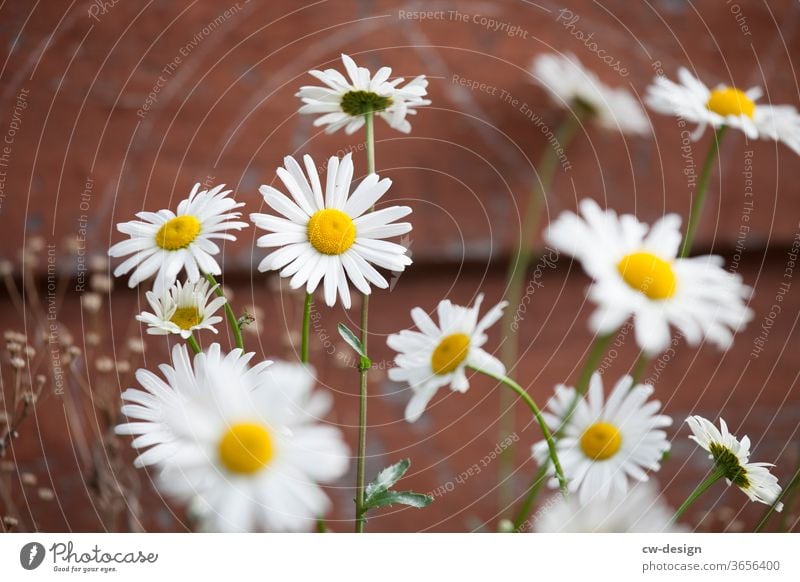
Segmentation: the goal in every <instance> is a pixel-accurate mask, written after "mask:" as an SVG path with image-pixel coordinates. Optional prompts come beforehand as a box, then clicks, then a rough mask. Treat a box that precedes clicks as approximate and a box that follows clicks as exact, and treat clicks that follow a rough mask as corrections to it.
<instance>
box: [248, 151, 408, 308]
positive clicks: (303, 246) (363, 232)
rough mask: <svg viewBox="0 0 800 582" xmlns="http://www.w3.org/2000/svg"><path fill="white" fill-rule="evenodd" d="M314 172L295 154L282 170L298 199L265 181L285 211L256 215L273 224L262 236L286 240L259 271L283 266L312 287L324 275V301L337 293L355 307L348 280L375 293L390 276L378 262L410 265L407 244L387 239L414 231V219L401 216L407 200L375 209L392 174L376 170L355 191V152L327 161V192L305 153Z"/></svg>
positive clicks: (268, 198)
mask: <svg viewBox="0 0 800 582" xmlns="http://www.w3.org/2000/svg"><path fill="white" fill-rule="evenodd" d="M303 161H304V162H305V167H306V172H307V173H308V178H306V176H305V175H304V174H303V170H302V169H301V168H300V164H298V163H297V161H295V159H294V158H292V157H291V156H287V157H286V158H284V160H283V162H284V166H285V168H278V177H279V178H280V179H281V181H282V182H283V184H284V186H286V189H287V190H288V191H289V194H290V195H291V198H290V197H289V196H287V195H286V194H284V193H283V192H281V191H280V190H276V189H275V188H273V187H272V186H261V188H260V189H259V191H260V192H261V195H262V196H263V197H264V201H265V202H266V203H267V204H268V205H269V206H270V207H271V208H272V209H273V210H275V211H276V212H278V213H279V214H281V216H273V215H270V214H251V215H250V219H251V220H252V221H253V222H254V223H255V225H256V226H257V227H259V228H262V229H264V230H266V231H270V233H271V234H265V235H264V236H262V237H260V238H259V239H258V243H257V244H258V246H259V247H266V248H273V247H280V248H278V250H275V251H273V252H271V253H270V254H268V255H267V256H266V257H265V258H264V259H263V260H262V261H261V263H260V264H259V265H258V270H259V271H278V270H280V275H281V277H289V276H291V277H292V279H291V281H290V282H289V284H290V286H291V287H292V288H293V289H297V288H299V287H302V286H305V287H306V292H308V293H313V292H314V290H315V289H316V288H317V286H318V285H319V283H320V281H322V282H323V285H324V288H325V303H326V304H328V305H329V306H333V305H334V304H335V303H336V297H337V294H338V296H339V297H341V300H342V305H344V307H345V308H347V309H349V308H350V289H349V286H348V280H349V281H350V282H352V283H353V285H355V287H356V289H358V290H359V291H361V292H362V293H365V294H367V295H368V294H369V293H370V292H371V289H370V283H372V284H373V285H375V286H376V287H379V288H381V289H385V288H386V287H388V286H389V283H388V282H387V281H386V279H385V278H384V277H383V276H382V275H381V274H380V273H378V271H376V270H375V268H374V267H373V266H372V264H374V265H377V266H378V267H382V268H384V269H388V270H389V271H395V272H399V271H403V270H404V269H405V268H406V267H407V266H408V265H410V264H411V259H410V258H409V257H408V256H407V255H406V252H407V249H406V247H404V246H402V245H399V244H395V243H392V242H388V241H385V240H383V239H386V238H389V237H393V236H399V235H401V234H405V233H407V232H409V231H410V230H411V224H409V223H408V222H395V221H396V220H398V219H400V218H402V217H404V216H406V215H408V214H410V213H411V208H409V207H408V206H389V207H386V208H382V209H380V210H378V211H375V212H369V209H370V208H372V206H374V205H375V203H376V202H377V201H378V200H379V199H380V198H381V196H383V195H384V194H385V193H386V191H387V190H388V189H389V186H391V185H392V181H391V180H389V179H388V178H384V179H382V180H381V179H380V178H379V177H378V175H377V174H370V175H369V176H367V177H366V178H364V179H363V180H362V181H361V183H360V184H359V185H358V186H357V187H356V189H355V190H353V193H352V194H350V182H351V180H352V178H353V160H352V157H351V155H350V154H347V155H346V156H345V157H344V158H342V160H341V162H340V160H339V158H337V157H335V156H334V157H332V158H331V159H330V160H328V179H327V182H326V184H325V191H324V199H323V190H322V184H321V183H320V179H319V175H318V174H317V169H316V168H315V167H314V160H312V159H311V156H305V157H304V158H303Z"/></svg>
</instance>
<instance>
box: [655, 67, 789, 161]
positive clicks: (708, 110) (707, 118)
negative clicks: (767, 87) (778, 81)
mask: <svg viewBox="0 0 800 582" xmlns="http://www.w3.org/2000/svg"><path fill="white" fill-rule="evenodd" d="M678 81H679V82H678V83H675V82H674V81H670V80H669V79H667V78H665V77H656V78H655V80H654V81H653V84H652V85H650V87H648V89H647V97H646V98H645V100H646V102H647V105H648V106H649V107H650V109H652V110H653V111H657V112H658V113H663V114H666V115H675V116H678V117H681V118H683V119H685V120H687V121H690V122H693V123H696V124H697V130H696V131H695V133H694V135H693V137H694V139H699V138H700V136H702V135H703V132H704V131H705V128H706V126H709V125H710V126H711V127H713V128H714V129H718V128H720V127H734V128H736V129H739V130H740V131H742V132H743V133H744V134H745V135H746V136H747V137H748V138H750V139H757V138H758V139H770V140H774V141H780V142H783V143H784V144H786V145H787V146H788V147H789V148H791V149H792V150H793V151H794V152H795V153H797V154H800V114H798V112H797V109H795V108H794V107H792V106H791V105H764V104H761V103H756V101H757V100H758V99H759V97H761V95H762V91H761V89H759V88H758V87H754V88H751V89H748V90H747V91H742V90H741V89H737V88H736V87H731V86H729V85H717V87H716V88H715V89H709V88H708V87H706V85H705V84H704V83H703V82H702V81H700V80H699V79H697V78H696V77H695V76H694V75H692V74H691V73H690V72H689V71H688V70H686V69H685V68H683V67H681V68H680V69H678Z"/></svg>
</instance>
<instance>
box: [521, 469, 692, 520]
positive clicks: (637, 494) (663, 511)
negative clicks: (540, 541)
mask: <svg viewBox="0 0 800 582" xmlns="http://www.w3.org/2000/svg"><path fill="white" fill-rule="evenodd" d="M537 513H538V515H539V517H538V519H536V521H535V522H534V524H533V527H534V530H535V531H536V532H538V533H675V532H681V531H686V528H685V527H682V526H680V525H677V524H675V523H673V521H672V515H673V513H674V512H673V510H672V508H670V507H669V505H667V503H666V502H665V501H664V499H663V498H662V497H661V496H660V492H659V490H658V488H657V487H656V486H655V485H654V484H653V483H652V481H647V482H643V483H637V484H636V485H634V486H633V487H631V489H630V491H628V494H627V495H624V496H621V497H618V498H615V499H613V500H608V499H605V498H600V497H594V498H592V499H591V500H590V501H589V502H588V503H585V504H582V503H581V502H580V501H579V500H578V498H577V497H575V496H574V495H573V496H570V497H568V498H566V499H565V498H564V497H563V496H562V495H554V496H553V497H552V498H551V499H549V500H548V501H547V502H545V503H544V504H543V505H542V509H540V510H539V511H538V512H537Z"/></svg>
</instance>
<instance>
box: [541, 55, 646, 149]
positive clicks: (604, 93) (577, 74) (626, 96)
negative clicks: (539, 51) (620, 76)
mask: <svg viewBox="0 0 800 582" xmlns="http://www.w3.org/2000/svg"><path fill="white" fill-rule="evenodd" d="M531 72H532V73H533V75H534V77H535V80H536V83H538V84H539V85H541V86H542V87H544V88H545V89H546V90H547V91H549V92H550V95H551V97H552V98H553V101H554V102H555V103H556V104H557V105H559V106H560V107H565V108H575V109H576V110H578V111H580V112H583V113H585V114H587V115H588V116H589V117H590V118H591V119H593V120H594V121H595V122H596V123H597V124H598V125H600V126H601V127H604V128H606V129H613V130H616V131H621V132H623V133H632V134H647V133H649V132H650V124H649V122H648V121H647V117H646V116H645V114H644V111H643V110H642V108H641V106H640V105H639V101H637V99H636V98H635V97H634V96H633V94H632V93H631V92H630V91H628V90H627V89H624V88H622V87H609V86H608V85H606V84H605V83H603V82H602V81H601V80H600V79H599V78H598V77H597V75H595V74H594V73H593V72H591V71H589V70H588V69H585V68H584V67H583V65H582V64H581V62H580V61H579V60H578V58H577V57H576V56H575V55H573V54H571V53H567V54H544V55H540V56H538V57H536V58H535V59H534V60H533V65H532V66H531Z"/></svg>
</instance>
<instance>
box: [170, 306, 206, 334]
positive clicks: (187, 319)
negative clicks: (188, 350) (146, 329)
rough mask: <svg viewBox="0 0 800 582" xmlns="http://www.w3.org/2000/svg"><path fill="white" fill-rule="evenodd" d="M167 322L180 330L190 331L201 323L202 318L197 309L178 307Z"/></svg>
mask: <svg viewBox="0 0 800 582" xmlns="http://www.w3.org/2000/svg"><path fill="white" fill-rule="evenodd" d="M169 320H170V321H171V322H172V323H174V324H175V325H177V326H178V327H179V328H181V329H192V328H193V327H194V326H195V325H199V324H200V322H201V321H203V317H202V316H201V315H200V312H199V311H198V310H197V307H194V306H192V307H178V309H176V310H175V314H174V315H173V316H172V317H170V318H169Z"/></svg>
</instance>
